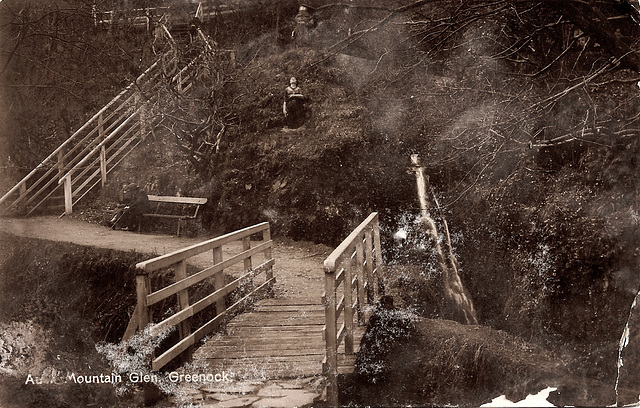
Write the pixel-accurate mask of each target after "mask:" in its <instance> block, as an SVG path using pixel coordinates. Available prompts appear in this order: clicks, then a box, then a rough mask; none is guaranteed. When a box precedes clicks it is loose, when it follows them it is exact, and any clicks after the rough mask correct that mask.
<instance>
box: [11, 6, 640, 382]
mask: <svg viewBox="0 0 640 408" xmlns="http://www.w3.org/2000/svg"><path fill="white" fill-rule="evenodd" d="M8 3H9V2H8V1H7V0H5V1H4V2H3V3H2V6H5V4H8ZM352 3H353V4H352ZM352 3H349V4H340V5H330V4H328V3H327V4H325V3H324V2H318V4H311V6H312V7H315V10H312V11H313V16H314V19H315V21H314V24H313V26H312V27H311V29H310V31H309V35H308V36H307V38H306V39H305V41H302V40H301V39H296V38H295V37H293V39H292V37H291V29H292V28H293V19H292V17H293V14H294V13H295V12H292V11H291V10H290V9H287V10H288V11H286V12H285V11H283V12H282V13H283V14H281V15H280V18H281V19H280V20H278V24H279V25H278V26H276V23H275V21H271V20H270V24H271V23H272V25H270V24H267V23H265V26H264V27H265V29H264V30H257V31H259V34H260V35H256V34H257V32H256V31H251V33H252V35H251V36H249V35H248V36H247V37H245V38H243V40H242V41H240V40H238V38H240V37H234V38H235V40H233V41H223V40H222V39H220V43H221V44H224V46H233V47H235V49H236V57H237V59H236V65H233V64H230V63H228V62H226V61H227V60H225V59H223V57H222V56H220V57H219V58H217V59H216V58H214V59H210V60H209V61H208V63H207V64H208V65H207V66H206V68H207V69H208V72H209V73H210V75H208V76H206V75H205V76H203V80H202V82H200V83H198V84H196V86H195V88H194V90H193V91H192V93H191V94H190V96H189V97H184V98H182V99H181V101H180V103H179V104H177V105H176V106H174V107H173V108H172V109H173V110H172V111H171V112H169V113H171V114H172V115H173V116H174V117H175V118H176V121H175V122H174V123H172V124H171V125H170V126H166V127H165V128H163V129H158V131H157V134H156V137H157V139H154V140H153V141H149V142H148V144H149V146H148V147H147V149H148V150H145V152H152V153H151V154H150V155H148V156H145V153H138V154H139V155H140V156H138V157H154V158H157V162H158V163H160V164H161V165H160V166H158V167H156V168H154V169H152V170H149V169H146V168H143V169H140V168H139V167H140V163H141V162H142V161H141V160H133V159H132V160H130V162H129V163H128V164H126V165H125V168H126V169H127V172H128V174H131V173H135V174H136V176H137V177H141V178H142V179H141V180H137V181H138V182H139V184H141V185H147V186H148V187H151V186H154V183H156V184H155V186H156V190H154V192H158V193H162V194H175V193H177V192H178V191H179V192H180V193H181V194H184V195H194V196H206V197H208V198H209V204H208V205H207V207H206V208H205V209H204V211H203V224H204V226H205V228H209V229H213V230H231V229H234V228H238V227H243V226H246V225H248V224H250V223H253V222H256V221H262V220H269V221H271V222H272V224H273V226H274V229H275V231H276V233H279V234H284V235H288V236H290V237H292V238H295V239H309V240H315V241H321V242H324V243H327V244H332V245H335V244H336V243H338V242H339V241H340V240H341V239H342V238H344V237H345V236H346V235H347V234H348V232H349V230H350V229H351V228H352V227H353V226H355V225H357V223H359V222H360V221H361V220H362V219H364V217H365V216H366V215H367V214H368V213H369V212H370V211H378V212H380V214H381V220H382V229H383V235H384V237H383V240H384V243H383V245H384V248H385V249H384V251H385V258H386V259H387V261H388V262H389V264H390V265H391V266H392V268H390V269H389V270H390V271H393V272H394V274H391V275H390V276H388V277H387V279H388V287H390V288H391V290H392V291H396V297H397V298H400V299H402V302H403V303H402V306H403V307H410V308H413V309H414V310H416V312H417V313H418V314H422V315H423V316H426V317H443V314H442V313H441V310H439V309H438V307H437V302H438V299H437V298H438V295H437V293H438V284H439V283H438V272H437V271H436V270H434V268H433V264H434V258H433V254H432V253H431V252H430V250H429V245H427V244H428V242H427V241H426V240H425V238H424V234H423V233H422V232H421V231H420V227H419V225H418V224H416V223H415V219H416V216H417V214H418V200H417V196H416V189H415V187H414V185H415V180H414V175H413V174H412V173H411V172H410V171H408V170H410V160H409V155H410V154H413V153H417V154H419V155H420V157H421V159H422V162H423V163H424V165H425V166H426V173H427V174H428V175H429V177H430V187H431V188H432V190H433V194H434V195H435V196H436V197H438V199H439V202H440V204H441V209H440V211H437V214H435V216H436V218H438V219H439V220H442V219H444V218H446V220H447V221H448V224H449V228H450V229H451V235H452V241H453V244H454V248H453V249H454V252H455V253H456V254H457V256H458V261H459V262H460V265H461V276H462V280H463V282H464V283H465V285H466V287H467V289H468V291H469V292H470V294H471V297H472V298H473V300H474V302H475V309H476V310H477V312H478V318H479V320H480V322H481V323H482V324H485V325H490V326H492V327H494V328H497V329H503V330H505V331H508V332H510V333H512V334H516V335H519V336H523V337H525V338H526V339H528V340H535V341H541V342H543V343H545V344H547V345H550V346H552V347H554V348H556V347H557V348H559V349H562V350H564V351H561V354H562V353H565V352H566V353H567V355H568V357H567V358H569V360H571V361H570V362H574V363H575V364H576V367H574V368H573V369H574V370H575V371H577V372H580V373H582V374H584V375H585V376H591V377H598V378H602V379H605V380H607V381H612V379H613V378H614V377H615V358H616V357H615V343H616V341H617V339H618V338H619V336H620V334H621V331H622V328H623V326H624V322H625V319H626V315H627V313H628V309H629V305H630V304H631V301H632V299H633V295H634V294H635V292H636V291H637V289H638V286H639V284H640V279H639V277H638V274H637V270H638V268H637V267H638V256H640V253H639V251H640V250H639V249H638V248H639V244H640V243H639V242H638V239H639V238H638V234H637V233H636V231H637V228H638V223H639V222H640V221H639V220H640V218H639V216H638V213H639V211H640V210H639V209H638V191H637V186H638V154H639V153H640V146H639V142H638V120H639V119H640V114H639V111H638V109H639V108H638V107H639V106H640V103H639V102H640V101H639V92H640V90H639V89H638V86H637V82H638V79H639V78H638V71H640V64H638V60H639V59H638V55H637V52H636V50H635V49H636V43H635V38H637V34H638V25H637V24H636V22H634V19H637V17H638V16H637V12H636V11H634V10H635V9H633V8H628V7H627V8H625V5H628V3H627V2H614V1H611V2H600V3H597V4H595V3H593V2H591V3H587V2H579V1H566V2H539V3H536V4H532V3H529V2H522V1H508V2H497V3H496V2H491V1H471V2H469V1H464V2H463V1H428V2H425V1H416V2H413V3H409V4H405V2H380V4H377V2H357V1H356V2H352ZM396 3H398V4H396ZM400 3H402V4H400ZM283 10H284V9H283ZM287 13H288V14H287ZM265 15H266V14H265ZM269 15H273V14H269ZM254 17H255V16H254ZM252 18H253V17H252ZM252 18H248V17H247V18H246V19H245V21H254V20H253V19H252ZM255 21H263V22H264V20H260V19H259V18H257V17H256V20H255ZM287 30H289V31H288V32H287ZM222 31H223V30H220V31H216V30H215V29H213V27H209V28H208V33H209V34H210V35H211V36H212V37H213V38H214V39H216V40H218V37H217V36H220V35H222ZM236 34H237V33H236ZM244 39H246V41H244ZM32 47H33V46H32ZM26 49H28V47H27V48H26ZM7 66H8V67H9V66H11V65H10V64H9V65H7ZM7 72H9V73H11V75H17V74H16V72H17V70H16V68H15V67H14V68H12V69H11V70H8V71H7ZM86 72H89V70H86V69H85V70H84V71H83V73H86ZM5 75H8V74H5ZM291 76H295V77H296V78H297V79H298V82H299V85H300V86H301V88H302V90H303V93H304V94H305V95H306V96H307V98H308V102H307V108H308V119H307V121H306V122H305V123H304V125H303V126H301V127H300V128H297V129H285V122H284V119H283V115H282V102H283V98H284V88H285V87H286V85H287V84H288V80H289V78H290V77H291ZM12 89H13V88H6V89H4V92H13V91H12ZM16 115H17V114H16ZM15 117H21V118H25V117H27V116H24V115H17V116H15ZM34 126H35V124H34ZM38 126H40V127H42V126H44V124H39V125H38ZM21 129H25V128H21ZM23 131H24V130H23ZM207 143H208V144H207ZM207 146H208V147H207ZM205 147H206V148H205ZM167 151H171V153H170V154H169V153H166V152H167ZM142 167H144V166H142ZM118 177H120V178H121V179H124V178H127V177H131V176H129V175H123V176H115V178H116V179H117V178H118ZM185 180H186V181H185ZM114 191H115V190H114ZM399 230H401V231H404V232H405V233H406V239H405V240H404V241H403V242H402V243H398V242H397V241H395V240H393V239H392V237H393V236H394V234H395V233H396V232H397V231H399ZM402 235H403V234H400V235H397V236H402ZM434 305H435V306H434ZM445 317H446V316H445ZM565 346H568V348H565ZM566 350H571V351H570V352H568V351H566Z"/></svg>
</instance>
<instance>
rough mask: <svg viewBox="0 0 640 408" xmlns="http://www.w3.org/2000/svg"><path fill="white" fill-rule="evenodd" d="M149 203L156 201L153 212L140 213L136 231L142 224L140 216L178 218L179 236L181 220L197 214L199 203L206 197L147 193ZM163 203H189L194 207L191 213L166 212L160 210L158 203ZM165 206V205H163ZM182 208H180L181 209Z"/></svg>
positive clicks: (204, 201)
mask: <svg viewBox="0 0 640 408" xmlns="http://www.w3.org/2000/svg"><path fill="white" fill-rule="evenodd" d="M148 197H149V204H152V203H156V206H155V211H154V212H153V213H147V214H142V217H141V219H140V223H139V224H138V232H140V227H141V225H142V218H144V217H149V218H174V219H177V220H178V232H177V235H178V236H180V227H181V226H182V221H183V220H193V219H195V218H196V217H197V216H198V210H199V209H200V206H201V205H204V204H205V203H206V202H207V199H206V198H194V197H173V196H157V195H149V196H148ZM163 203H167V204H179V205H183V206H184V205H190V206H193V207H194V208H195V209H194V211H193V213H187V214H167V213H166V212H165V213H163V212H161V211H160V209H161V208H160V205H161V204H163ZM165 207H166V206H165ZM182 210H183V209H181V211H182Z"/></svg>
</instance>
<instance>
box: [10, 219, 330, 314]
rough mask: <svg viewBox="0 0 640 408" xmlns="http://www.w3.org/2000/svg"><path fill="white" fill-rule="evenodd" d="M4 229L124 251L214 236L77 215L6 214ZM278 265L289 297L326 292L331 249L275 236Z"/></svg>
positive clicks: (198, 260)
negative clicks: (119, 226) (119, 227)
mask: <svg viewBox="0 0 640 408" xmlns="http://www.w3.org/2000/svg"><path fill="white" fill-rule="evenodd" d="M0 232H4V233H8V234H12V235H17V236H22V237H29V238H39V239H46V240H50V241H61V242H71V243H74V244H78V245H86V246H95V247H99V248H107V249H115V250H120V251H131V250H134V251H138V252H142V253H149V254H156V255H164V254H166V253H169V252H172V251H176V250H178V249H181V248H185V247H188V246H190V245H194V244H196V243H199V242H202V241H204V240H206V239H209V238H213V237H199V238H186V237H176V236H171V235H155V234H151V233H137V232H129V231H114V230H111V229H109V228H107V227H105V226H101V225H97V224H91V223H88V222H85V221H81V220H77V219H73V218H67V217H64V218H61V219H59V218H58V217H32V218H4V219H1V220H0ZM274 241H275V243H274V245H275V246H274V251H273V253H274V257H275V259H276V265H275V268H274V271H275V275H276V279H277V281H278V286H277V287H276V289H279V290H278V293H280V294H281V295H286V296H287V297H296V296H301V297H304V298H307V297H309V296H310V294H314V296H316V297H317V299H318V302H319V301H320V296H321V295H322V290H323V286H322V277H323V269H322V261H323V260H324V258H325V257H326V256H327V255H328V254H329V253H330V252H331V249H330V248H329V247H327V246H324V245H315V244H311V243H308V242H295V241H290V240H283V239H279V238H278V237H277V236H275V237H274ZM239 245H240V244H235V243H234V244H230V245H225V247H224V248H223V252H225V253H229V254H231V253H237V250H238V248H239ZM189 263H191V264H193V265H195V266H199V267H205V266H209V265H210V264H211V255H210V254H209V253H204V254H200V255H197V256H195V257H193V258H190V259H189Z"/></svg>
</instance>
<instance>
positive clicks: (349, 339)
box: [336, 256, 359, 355]
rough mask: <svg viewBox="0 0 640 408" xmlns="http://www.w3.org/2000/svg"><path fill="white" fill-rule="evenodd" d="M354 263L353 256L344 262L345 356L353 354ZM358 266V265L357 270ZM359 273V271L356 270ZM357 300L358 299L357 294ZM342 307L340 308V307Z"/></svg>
mask: <svg viewBox="0 0 640 408" xmlns="http://www.w3.org/2000/svg"><path fill="white" fill-rule="evenodd" d="M353 261H354V259H353V258H352V257H351V256H347V258H346V259H345V261H344V280H343V281H344V283H343V286H342V289H343V295H344V301H343V302H344V314H343V318H344V330H345V334H344V354H346V355H351V354H353V315H354V311H353V287H352V283H353V276H354V273H353V270H354V268H353ZM357 267H358V266H357V265H356V268H357ZM356 271H357V269H356ZM355 276H356V288H357V287H358V284H359V283H358V274H357V273H356V274H355ZM336 293H339V291H337V288H336ZM356 298H357V292H356ZM338 307H340V306H338ZM338 346H339V344H336V349H337V348H338Z"/></svg>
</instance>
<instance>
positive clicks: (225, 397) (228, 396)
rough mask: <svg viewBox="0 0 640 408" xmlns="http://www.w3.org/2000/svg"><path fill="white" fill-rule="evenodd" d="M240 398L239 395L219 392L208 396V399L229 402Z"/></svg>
mask: <svg viewBox="0 0 640 408" xmlns="http://www.w3.org/2000/svg"><path fill="white" fill-rule="evenodd" d="M235 398H238V396H237V395H232V394H225V393H221V392H217V393H215V394H207V395H206V399H214V400H216V401H229V400H232V399H235Z"/></svg>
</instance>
